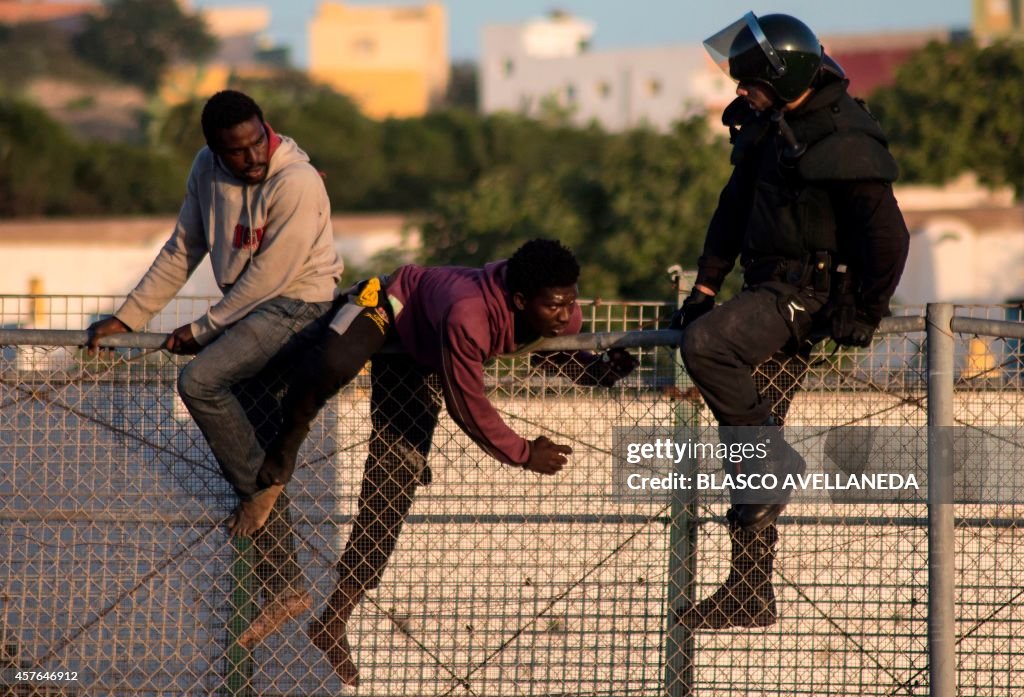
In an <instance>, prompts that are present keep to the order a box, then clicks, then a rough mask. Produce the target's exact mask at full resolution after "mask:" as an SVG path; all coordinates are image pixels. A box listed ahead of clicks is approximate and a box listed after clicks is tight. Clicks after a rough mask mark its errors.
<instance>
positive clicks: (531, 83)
mask: <svg viewBox="0 0 1024 697" xmlns="http://www.w3.org/2000/svg"><path fill="white" fill-rule="evenodd" d="M593 33H594V24H593V23H592V22H589V21H586V20H583V19H579V18H576V17H573V16H571V15H567V14H564V13H552V14H550V15H549V16H547V17H544V18H540V19H533V20H530V21H527V22H524V23H522V24H502V25H489V26H487V27H485V28H484V30H483V46H482V52H481V59H480V108H481V110H482V111H483V112H484V113H491V112H495V111H514V112H519V113H523V114H527V115H530V116H539V115H543V114H544V112H545V110H552V109H558V110H563V111H565V112H566V113H568V114H569V115H570V117H571V118H572V120H573V121H574V122H576V123H579V124H586V123H589V122H591V121H596V122H598V123H599V124H601V125H602V126H603V127H605V128H607V129H609V130H622V129H626V128H630V127H633V126H638V125H640V124H644V123H647V124H649V125H651V126H653V127H655V128H658V129H665V128H667V127H668V126H669V125H670V124H671V123H672V122H673V121H676V120H678V119H679V118H681V117H685V116H688V115H691V114H692V113H694V112H696V111H702V110H704V109H707V108H708V107H709V105H710V106H712V107H723V106H725V105H726V104H728V103H729V101H731V100H732V98H733V96H734V94H733V92H734V90H735V86H734V85H733V83H732V82H731V81H730V80H729V79H728V78H727V77H726V76H725V75H723V74H722V73H721V71H719V70H718V68H717V67H715V65H714V64H713V63H712V62H711V59H710V58H708V57H707V55H706V54H705V52H704V49H703V47H701V46H700V45H691V46H677V47H663V48H637V49H625V50H617V51H591V50H590V41H591V36H592V35H593Z"/></svg>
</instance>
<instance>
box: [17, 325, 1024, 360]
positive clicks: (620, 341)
mask: <svg viewBox="0 0 1024 697" xmlns="http://www.w3.org/2000/svg"><path fill="white" fill-rule="evenodd" d="M953 321H954V323H956V322H957V321H962V320H953ZM971 321H978V322H982V321H984V320H971ZM998 324H1001V325H1007V326H1009V327H1014V326H1016V327H1024V325H1022V324H1015V323H1013V322H1000V323H998ZM924 327H925V323H924V317H886V318H885V319H884V320H882V324H881V326H880V327H879V332H881V333H883V334H903V333H910V332H919V331H924ZM680 336H681V332H679V331H677V330H674V329H647V330H642V331H630V332H597V333H594V334H576V335H573V336H558V337H554V338H550V339H542V340H541V341H539V342H538V343H536V344H531V345H530V350H531V351H577V350H589V351H605V350H607V349H610V348H653V347H656V346H677V345H678V344H679V338H680ZM1021 336H1024V334H1021ZM166 339H167V335H166V334H156V333H153V332H126V333H124V334H111V335H110V336H106V337H104V338H103V339H101V340H100V342H99V343H100V346H103V347H107V348H134V349H158V348H160V347H161V346H163V343H164V341H166ZM86 341H88V334H87V333H86V332H85V331H84V330H77V331H76V330H68V329H0V346H71V347H77V346H84V345H85V342H86ZM398 350H399V349H398V347H397V346H389V347H386V348H385V352H389V353H391V352H396V351H398Z"/></svg>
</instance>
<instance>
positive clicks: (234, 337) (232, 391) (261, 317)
mask: <svg viewBox="0 0 1024 697" xmlns="http://www.w3.org/2000/svg"><path fill="white" fill-rule="evenodd" d="M330 308H331V303H329V302H323V303H307V302H304V301H302V300H294V299H292V298H283V297H279V298H273V299H271V300H267V301H266V302H264V303H262V304H261V305H259V306H257V307H256V309H254V310H253V311H252V312H250V313H249V314H248V315H246V316H245V317H244V318H243V319H242V320H240V321H239V322H236V323H235V324H233V325H232V326H231V327H229V328H228V329H227V330H226V331H225V332H224V333H223V334H221V335H220V336H219V337H217V338H216V339H215V340H214V341H213V342H211V343H210V344H208V345H206V346H205V347H203V349H202V351H200V352H199V354H198V355H197V356H196V357H195V358H193V359H192V360H191V361H190V362H189V363H188V365H186V366H185V367H184V368H183V369H182V371H181V374H180V375H179V376H178V393H179V394H180V395H181V399H182V401H183V402H184V403H185V406H186V407H187V408H188V410H189V413H190V414H192V418H193V419H194V420H195V422H196V424H197V425H198V426H199V430H200V431H202V433H203V436H204V437H205V438H206V442H207V443H208V444H209V445H210V450H211V451H213V456H214V457H215V458H216V459H217V463H218V464H219V465H220V468H221V472H222V473H223V475H224V478H225V479H227V481H228V482H229V483H230V484H231V486H232V487H234V489H235V491H236V492H237V493H238V495H239V497H240V498H242V499H248V498H249V497H251V496H252V495H253V494H255V493H256V492H257V491H258V490H259V488H260V487H259V485H258V484H257V481H256V475H257V474H258V472H259V470H260V467H261V466H262V465H263V457H264V452H263V449H264V447H266V445H267V444H268V443H270V441H271V439H272V438H273V437H274V435H275V434H276V433H277V430H278V428H279V426H280V422H281V413H280V398H281V395H282V394H283V392H284V389H285V386H286V385H287V381H288V379H289V377H290V372H291V369H292V368H293V367H294V365H295V359H296V358H297V356H298V354H299V353H300V352H301V350H302V349H303V348H304V347H305V346H306V345H308V344H309V343H311V342H312V341H313V339H314V338H315V337H316V336H317V335H318V334H319V332H320V331H322V329H323V326H326V321H327V320H329V318H330V314H328V310H329V309H330ZM321 318H323V321H321V322H317V320H319V319H321ZM253 542H254V544H255V545H256V547H257V549H259V550H260V552H261V553H262V557H263V559H262V560H261V562H260V563H259V564H258V565H257V573H258V575H259V577H260V578H261V579H263V580H264V594H265V595H266V596H273V595H277V594H278V593H281V592H284V591H286V590H289V589H293V590H294V585H295V582H296V580H297V579H299V578H300V577H301V574H300V571H299V569H298V566H297V565H296V563H295V560H294V556H295V551H294V542H293V540H292V536H291V523H290V521H289V517H288V497H287V496H285V495H282V496H281V497H280V498H279V499H278V501H277V504H275V506H274V511H273V512H272V513H271V516H270V519H269V520H268V521H267V524H266V525H265V526H264V527H263V528H261V529H260V531H259V532H258V533H257V534H256V536H255V537H254V539H253Z"/></svg>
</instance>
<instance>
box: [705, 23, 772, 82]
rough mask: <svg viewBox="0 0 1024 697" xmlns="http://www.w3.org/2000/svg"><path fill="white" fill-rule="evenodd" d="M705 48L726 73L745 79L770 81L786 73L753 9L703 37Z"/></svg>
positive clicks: (735, 77)
mask: <svg viewBox="0 0 1024 697" xmlns="http://www.w3.org/2000/svg"><path fill="white" fill-rule="evenodd" d="M704 48H705V49H706V50H707V52H708V54H709V55H710V56H711V59H712V60H713V61H715V63H716V64H717V65H718V67H719V68H721V69H722V72H724V73H725V74H726V75H728V76H729V77H731V78H732V79H734V80H736V81H737V82H742V81H744V80H764V81H769V82H770V81H771V80H773V79H775V78H778V77H782V76H783V75H785V73H786V65H785V63H783V62H782V59H781V58H780V57H779V54H778V53H777V52H776V50H775V47H774V46H772V44H771V42H770V41H768V37H767V36H765V33H764V30H763V29H761V25H760V24H759V23H758V21H757V16H755V15H754V13H753V12H748V13H747V14H745V15H743V16H742V17H741V18H739V19H738V20H736V21H735V22H733V23H732V24H730V25H729V26H727V27H726V28H725V29H722V30H721V31H719V32H717V33H715V34H713V35H712V36H709V37H708V38H707V39H705V40H704Z"/></svg>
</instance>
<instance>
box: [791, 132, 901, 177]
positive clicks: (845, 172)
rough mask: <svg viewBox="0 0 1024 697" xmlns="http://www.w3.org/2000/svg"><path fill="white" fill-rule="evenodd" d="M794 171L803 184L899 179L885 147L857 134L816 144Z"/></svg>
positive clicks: (836, 136)
mask: <svg viewBox="0 0 1024 697" xmlns="http://www.w3.org/2000/svg"><path fill="white" fill-rule="evenodd" d="M798 169H799V172H800V176H801V177H803V178H804V179H805V180H807V181H830V180H832V181H857V180H876V181H886V182H893V181H896V179H897V178H898V177H899V167H898V166H897V165H896V160H895V159H893V156H892V154H890V153H889V149H888V148H887V147H886V146H885V143H884V142H883V141H881V140H879V139H878V138H876V137H874V136H873V135H872V134H869V133H866V132H864V131H858V130H845V131H839V132H837V133H833V134H832V135H830V136H828V137H827V138H823V139H822V140H820V141H818V142H817V143H815V144H814V145H812V146H811V147H809V148H808V149H807V152H805V153H804V154H803V156H802V157H801V158H800V163H799V165H798Z"/></svg>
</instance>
